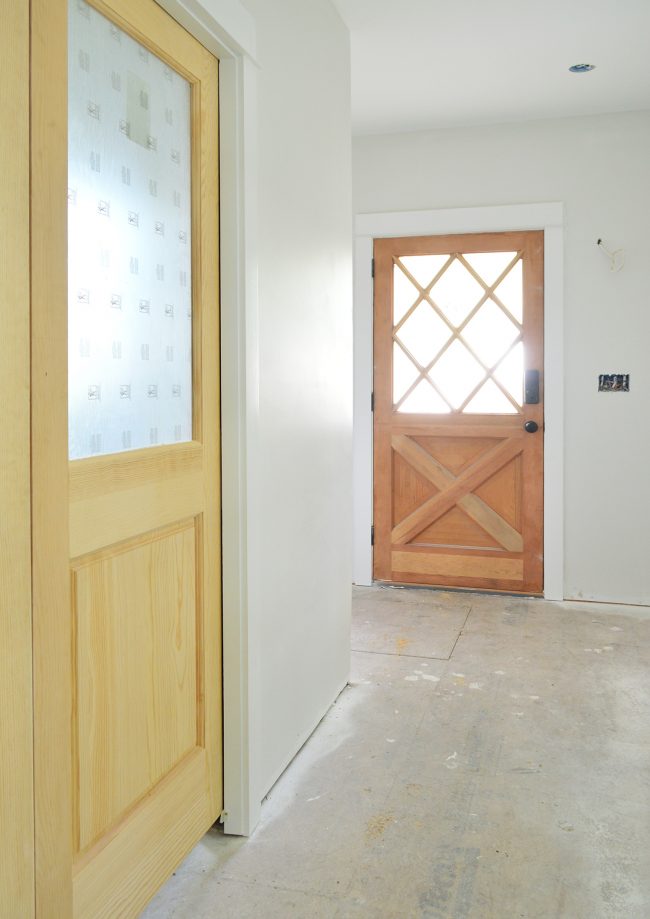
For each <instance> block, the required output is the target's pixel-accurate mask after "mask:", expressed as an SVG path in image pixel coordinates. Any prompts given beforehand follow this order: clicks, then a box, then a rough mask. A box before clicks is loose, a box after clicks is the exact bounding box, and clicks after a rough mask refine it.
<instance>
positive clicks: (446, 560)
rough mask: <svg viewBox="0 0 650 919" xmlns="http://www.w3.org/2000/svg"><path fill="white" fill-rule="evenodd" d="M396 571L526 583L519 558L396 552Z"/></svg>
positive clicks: (394, 558)
mask: <svg viewBox="0 0 650 919" xmlns="http://www.w3.org/2000/svg"><path fill="white" fill-rule="evenodd" d="M392 562H393V570H394V571H405V572H407V573H408V574H416V575H419V574H423V575H446V576H447V577H454V576H457V577H460V578H481V577H482V578H495V579H499V578H506V579H508V580H514V581H521V580H523V572H524V564H523V561H522V560H521V559H519V558H497V559H491V558H489V557H486V556H480V555H460V554H454V555H452V554H448V555H439V554H433V553H431V552H393V556H392Z"/></svg>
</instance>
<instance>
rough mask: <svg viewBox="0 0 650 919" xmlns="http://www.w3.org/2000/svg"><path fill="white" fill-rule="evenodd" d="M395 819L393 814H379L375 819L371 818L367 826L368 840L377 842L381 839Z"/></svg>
mask: <svg viewBox="0 0 650 919" xmlns="http://www.w3.org/2000/svg"><path fill="white" fill-rule="evenodd" d="M394 819H395V818H394V817H393V815H392V814H377V815H376V816H375V817H371V818H370V820H369V821H368V823H367V824H366V840H367V841H368V842H375V841H376V840H377V839H381V837H382V836H383V835H384V833H385V832H386V828H387V827H389V826H390V824H391V823H392V822H393V820H394Z"/></svg>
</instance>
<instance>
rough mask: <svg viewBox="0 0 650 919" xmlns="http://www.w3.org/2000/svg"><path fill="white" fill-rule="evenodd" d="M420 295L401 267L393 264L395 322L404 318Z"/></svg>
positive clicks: (395, 323)
mask: <svg viewBox="0 0 650 919" xmlns="http://www.w3.org/2000/svg"><path fill="white" fill-rule="evenodd" d="M419 296H420V292H419V291H418V289H417V287H414V285H413V284H412V283H411V282H410V281H409V279H408V278H407V277H406V275H405V274H404V272H403V271H402V269H401V268H399V267H398V266H397V265H394V266H393V324H394V325H397V323H398V322H399V321H400V319H402V318H403V317H404V316H405V315H406V314H407V313H408V311H409V310H410V308H411V307H412V306H413V304H414V303H415V301H416V300H417V299H418V297H419Z"/></svg>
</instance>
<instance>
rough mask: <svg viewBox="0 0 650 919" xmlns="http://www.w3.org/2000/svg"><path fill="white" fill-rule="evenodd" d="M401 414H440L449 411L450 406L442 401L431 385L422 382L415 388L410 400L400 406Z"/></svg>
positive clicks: (425, 381) (424, 381)
mask: <svg viewBox="0 0 650 919" xmlns="http://www.w3.org/2000/svg"><path fill="white" fill-rule="evenodd" d="M399 410H400V412H404V413H406V412H412V413H416V412H420V413H422V414H426V415H429V414H440V413H443V412H448V411H449V406H448V405H447V403H446V402H445V400H444V399H441V398H440V396H439V395H438V393H437V392H436V391H435V389H434V388H433V386H432V385H431V383H429V382H427V380H422V381H421V382H420V383H418V385H417V386H416V387H415V389H414V390H413V392H412V393H411V395H410V396H409V397H408V399H405V400H404V403H403V405H401V406H400V409H399Z"/></svg>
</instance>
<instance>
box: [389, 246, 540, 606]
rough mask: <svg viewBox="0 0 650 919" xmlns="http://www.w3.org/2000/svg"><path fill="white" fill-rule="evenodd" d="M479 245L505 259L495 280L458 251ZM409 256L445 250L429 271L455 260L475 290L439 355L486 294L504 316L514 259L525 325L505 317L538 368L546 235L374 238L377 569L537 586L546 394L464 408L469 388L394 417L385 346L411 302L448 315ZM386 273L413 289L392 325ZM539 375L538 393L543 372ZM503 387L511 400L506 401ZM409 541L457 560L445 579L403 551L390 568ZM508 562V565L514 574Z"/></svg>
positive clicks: (412, 577) (415, 578)
mask: <svg viewBox="0 0 650 919" xmlns="http://www.w3.org/2000/svg"><path fill="white" fill-rule="evenodd" d="M479 252H482V253H488V252H511V253H513V255H512V257H511V258H510V259H509V265H508V266H506V267H504V268H502V269H501V270H500V274H499V276H498V277H497V278H496V280H495V281H494V282H491V283H487V282H486V281H484V280H483V279H482V278H481V276H480V271H477V270H476V269H475V268H474V267H473V266H472V265H471V264H470V262H469V261H468V260H467V259H466V258H465V254H466V253H479ZM414 255H447V256H448V259H447V261H446V263H445V265H446V269H445V266H443V267H442V268H440V269H439V270H438V275H437V277H442V275H443V273H444V270H449V267H450V266H451V264H452V260H457V261H458V262H459V263H460V264H461V265H463V267H464V268H465V269H466V270H468V271H469V273H470V274H471V275H472V277H473V278H474V280H475V281H476V282H477V283H478V284H479V285H480V287H481V288H482V289H483V295H482V296H480V294H479V296H480V300H477V302H476V303H475V304H473V305H472V309H471V310H470V311H469V312H468V314H467V315H466V316H465V318H464V319H463V321H462V322H461V323H460V324H459V326H458V327H456V328H455V329H452V330H451V331H452V334H451V337H450V340H449V342H447V343H446V344H445V345H444V346H443V348H442V350H441V351H439V355H440V354H442V353H443V352H444V350H445V349H446V348H448V347H450V346H451V344H452V342H453V341H457V340H459V339H461V340H462V333H463V329H464V328H465V327H466V326H467V325H468V324H469V322H470V321H471V320H472V317H473V316H475V315H476V314H477V312H478V310H479V309H480V307H481V304H482V303H484V302H486V300H488V299H490V300H491V301H492V302H493V303H495V304H496V306H497V308H499V309H501V310H502V311H503V312H504V314H505V315H506V316H508V317H509V318H512V317H510V314H509V313H508V310H507V308H506V306H505V305H504V304H503V303H502V301H501V300H500V298H499V290H498V285H499V282H500V280H501V279H503V278H504V277H505V276H506V275H507V273H508V271H509V270H514V266H515V265H517V263H518V262H519V261H520V260H521V265H522V269H523V270H522V283H523V303H524V310H523V322H522V323H519V322H518V321H517V320H516V319H515V320H514V324H515V327H517V328H520V329H521V341H522V342H523V347H524V353H525V360H526V367H527V368H531V369H537V370H540V371H541V369H542V367H543V233H541V232H536V231H532V232H512V233H481V234H465V235H455V236H439V237H411V238H401V239H377V240H375V243H374V257H375V327H374V393H375V413H374V527H375V543H374V563H373V572H374V576H375V578H377V579H379V580H385V581H399V580H400V579H403V580H404V582H405V583H423V584H439V585H441V586H457V587H474V588H481V589H494V590H509V591H520V592H525V593H540V592H541V590H542V583H543V557H542V544H543V488H542V482H543V421H544V406H543V398H542V400H541V401H540V403H539V404H538V405H525V406H523V408H522V407H519V406H517V407H516V410H517V414H516V415H515V414H508V415H503V414H493V415H471V414H467V413H463V408H464V406H465V405H467V404H469V401H470V400H471V398H472V397H473V394H474V393H475V392H477V391H478V388H479V386H480V384H478V385H477V387H476V388H475V390H474V392H473V393H470V394H469V395H468V396H466V398H465V402H464V403H463V404H462V405H461V406H460V408H459V410H458V411H452V412H450V413H449V414H426V413H418V414H411V413H401V412H399V411H398V410H397V409H398V408H399V404H398V405H395V404H394V403H393V398H392V347H393V342H394V341H395V335H397V334H398V332H399V328H400V327H401V326H402V325H403V324H404V323H405V322H406V321H407V318H408V314H409V313H412V312H413V310H414V309H415V308H416V306H417V303H422V302H425V303H427V302H428V303H429V305H430V306H431V308H432V309H433V310H434V311H435V312H436V313H437V314H438V315H439V317H440V318H441V319H442V321H447V320H446V317H445V315H444V310H442V309H441V307H440V305H439V304H438V303H436V293H435V285H434V283H433V279H432V280H431V281H427V283H426V286H423V283H424V280H422V282H421V283H418V282H417V281H416V279H415V277H413V275H412V273H411V272H410V271H409V270H408V268H407V267H406V266H405V265H403V264H402V262H401V259H402V257H406V256H414ZM394 270H397V271H402V272H403V273H404V275H405V276H406V277H407V278H408V280H409V281H410V283H411V284H412V285H413V293H414V298H413V299H414V301H415V300H416V299H417V303H416V302H414V303H413V305H412V306H411V307H410V310H409V311H408V313H407V316H405V317H404V318H402V319H400V321H399V322H398V323H397V325H396V326H393V321H392V319H393V302H392V301H393V271H394ZM465 344H466V343H465ZM471 350H472V349H470V351H471ZM439 355H438V356H439ZM475 357H477V358H478V356H477V355H475ZM435 360H437V357H435V356H433V355H432V357H431V363H430V364H427V365H423V366H422V370H421V376H420V377H419V379H422V374H423V373H426V371H427V370H428V369H429V367H430V366H431V365H432V364H433V363H435ZM479 363H481V362H480V361H479ZM418 366H420V365H418ZM488 371H489V368H488ZM489 372H490V373H491V371H489ZM541 383H542V387H541V395H542V397H543V380H542V381H541ZM495 384H496V385H497V387H498V388H499V389H501V391H503V387H502V386H501V384H500V382H499V381H496V380H495ZM415 385H417V379H416V382H415V383H414V384H413V386H415ZM505 395H506V396H507V398H508V399H509V401H510V403H511V405H513V408H514V407H515V402H514V401H513V398H512V397H510V396H509V395H508V394H507V393H506V394H505ZM525 420H531V421H535V422H537V424H538V425H539V431H538V432H537V434H534V435H529V434H525V433H524V432H523V422H524V421H525ZM415 549H417V552H416V555H417V557H419V558H422V559H423V558H425V557H426V556H427V555H428V554H431V555H432V556H433V555H440V554H442V555H443V556H445V557H448V558H452V557H453V558H459V559H463V561H462V562H458V563H457V564H455V565H452V568H453V570H454V571H455V572H456V573H455V574H453V575H452V574H450V572H449V571H447V572H445V571H443V570H442V568H441V562H440V561H436V562H435V563H432V566H433V567H431V566H430V570H427V571H425V570H424V569H423V570H422V571H420V572H418V571H417V570H414V569H413V565H414V562H413V559H412V558H411V559H410V562H409V567H408V568H407V569H405V568H399V567H398V565H397V564H396V561H395V553H396V552H397V556H398V559H400V560H401V559H402V558H403V556H404V553H405V552H406V554H407V555H408V554H409V552H410V551H413V550H415ZM407 550H408V551H407ZM468 553H469V554H471V555H473V557H474V558H475V559H477V560H480V561H479V562H478V568H477V569H476V571H474V573H473V574H471V575H470V574H468V573H467V572H469V570H470V566H469V562H467V561H466V556H467V554H468ZM513 553H514V556H516V558H515V560H518V561H520V562H521V571H519V570H518V573H517V574H516V575H515V576H510V575H507V574H506V573H505V569H501V568H500V567H499V566H500V564H501V561H503V560H504V559H505V560H508V559H509V560H510V562H512V560H513V558H512V556H513ZM404 557H405V556H404ZM510 562H509V563H508V564H507V565H506V569H508V570H510V572H511V574H512V571H514V568H513V566H512V564H510ZM490 566H492V568H491V569H490ZM434 569H435V570H434ZM490 570H492V572H493V575H492V576H491V575H490V574H489V571H490ZM463 572H465V573H463Z"/></svg>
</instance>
